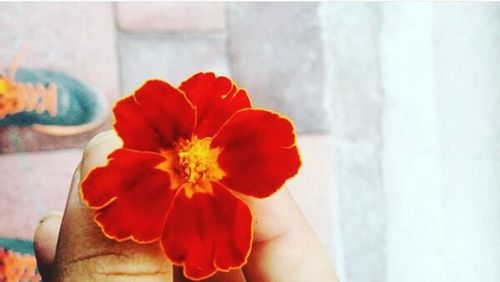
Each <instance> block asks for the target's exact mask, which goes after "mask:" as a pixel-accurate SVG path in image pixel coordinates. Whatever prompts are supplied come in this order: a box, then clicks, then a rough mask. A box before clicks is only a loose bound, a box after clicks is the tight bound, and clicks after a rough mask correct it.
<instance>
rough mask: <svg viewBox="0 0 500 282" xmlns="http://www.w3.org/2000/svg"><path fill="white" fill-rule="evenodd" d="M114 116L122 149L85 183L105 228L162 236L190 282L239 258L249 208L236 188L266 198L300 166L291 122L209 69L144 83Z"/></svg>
mask: <svg viewBox="0 0 500 282" xmlns="http://www.w3.org/2000/svg"><path fill="white" fill-rule="evenodd" d="M114 116H115V123H114V128H115V130H116V132H117V133H118V135H119V136H120V138H121V139H122V140H123V147H122V148H119V149H117V150H115V151H114V152H113V153H111V154H110V155H109V156H108V163H107V165H106V166H104V167H98V168H96V169H94V170H93V171H92V172H91V173H90V174H89V175H88V176H87V177H86V178H85V180H84V181H83V182H82V185H81V195H82V197H83V199H84V200H85V201H86V202H87V204H88V206H89V207H90V208H92V209H94V211H95V217H94V219H95V221H96V222H97V224H98V225H99V226H100V227H101V229H102V231H103V233H104V234H105V235H106V236H107V237H109V238H113V239H115V240H117V241H122V240H127V239H130V240H133V241H135V242H139V243H148V242H154V241H158V240H159V241H160V242H161V246H162V248H163V251H164V253H165V255H166V256H167V257H168V258H169V259H170V260H171V261H172V263H174V264H176V265H182V266H183V267H184V275H185V276H186V277H189V278H191V279H195V280H199V279H203V278H206V277H208V276H211V275H212V274H214V273H215V272H216V271H229V270H230V269H233V268H239V267H241V266H242V265H244V264H245V263H246V260H247V257H248V255H249V253H250V249H251V244H252V238H253V235H252V214H251V211H250V209H249V208H248V207H247V205H246V204H245V203H244V202H243V201H241V200H240V199H239V198H238V196H237V194H238V193H241V194H245V195H248V196H253V197H257V198H264V197H267V196H269V195H271V194H273V193H274V192H275V191H277V190H278V189H280V188H281V186H282V185H283V184H284V182H285V181H286V180H287V179H288V178H290V177H292V176H294V175H295V174H296V173H297V171H298V169H299V167H300V164H301V163H300V157H299V154H298V151H297V147H296V146H295V134H294V130H293V126H292V124H291V123H290V121H289V120H288V119H286V118H284V117H282V116H280V115H279V114H276V113H273V112H270V111H267V110H263V109H255V108H252V106H251V103H250V100H249V98H248V96H247V93H246V91H245V90H243V89H239V88H238V87H237V86H236V85H235V84H234V83H233V82H232V81H231V80H230V79H228V78H226V77H216V76H215V75H214V74H213V73H198V74H196V75H194V76H192V77H191V78H189V79H188V80H187V81H185V82H183V83H182V84H181V85H180V86H179V87H178V88H175V87H173V86H171V85H170V84H168V83H166V82H164V81H160V80H149V81H146V82H145V83H144V85H142V86H141V87H140V88H139V89H138V90H136V91H135V93H134V94H133V95H131V96H128V97H125V98H123V99H121V100H120V101H118V102H117V104H116V106H115V108H114Z"/></svg>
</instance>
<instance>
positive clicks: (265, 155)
mask: <svg viewBox="0 0 500 282" xmlns="http://www.w3.org/2000/svg"><path fill="white" fill-rule="evenodd" d="M211 147H212V148H214V147H220V148H221V149H222V152H221V153H220V155H219V158H218V163H219V166H220V168H221V169H222V170H223V171H224V172H225V173H226V176H225V177H224V178H222V179H221V180H220V182H221V183H222V184H224V185H225V186H226V187H228V188H230V189H233V190H236V191H238V192H241V193H243V194H246V195H250V196H254V197H258V198H263V197H267V196H269V195H271V194H272V193H274V192H275V191H276V190H278V189H279V188H280V187H281V186H282V185H283V184H284V182H285V181H286V180H287V179H288V178H290V177H292V176H294V175H295V174H297V171H298V169H299V167H300V165H301V161H300V157H299V154H298V151H297V147H296V146H295V134H294V130H293V126H292V124H291V123H290V121H289V120H288V119H286V118H284V117H282V116H279V115H278V114H275V113H272V112H269V111H265V110H256V109H245V110H241V111H239V112H237V113H236V114H235V115H234V116H233V117H232V118H231V119H230V120H229V121H228V122H227V123H226V124H225V125H224V126H223V127H222V128H221V130H220V131H219V133H217V135H216V136H215V137H214V139H213V140H212V145H211Z"/></svg>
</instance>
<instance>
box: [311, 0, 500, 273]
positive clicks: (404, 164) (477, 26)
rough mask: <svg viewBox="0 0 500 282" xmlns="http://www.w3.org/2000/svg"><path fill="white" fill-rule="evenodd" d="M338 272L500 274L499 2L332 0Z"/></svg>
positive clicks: (325, 16) (329, 50) (325, 17)
mask: <svg viewBox="0 0 500 282" xmlns="http://www.w3.org/2000/svg"><path fill="white" fill-rule="evenodd" d="M320 16H321V18H322V23H323V32H324V50H325V54H326V59H327V64H326V65H327V66H328V69H327V77H328V79H327V82H328V84H327V86H326V91H327V93H329V94H330V96H329V97H330V98H329V101H328V104H329V106H330V107H331V109H332V113H331V118H332V138H333V142H334V148H335V149H334V168H335V170H334V172H333V175H334V185H335V186H336V187H335V189H334V191H337V193H336V194H335V195H334V196H335V200H336V202H337V207H336V221H335V224H336V228H337V236H336V242H337V264H338V266H337V267H338V270H339V274H340V277H341V280H342V281H347V282H349V281H356V282H357V281H390V282H400V281H405V282H406V281H415V282H416V281H419V282H420V281H436V282H437V281H440V282H441V281H450V282H451V281H453V282H462V281H463V282H465V281H467V282H468V281H480V282H490V281H491V282H494V281H495V282H497V281H500V5H499V4H496V3H405V4H399V3H384V4H377V3H349V4H345V3H327V4H326V3H325V4H323V5H322V7H321V11H320Z"/></svg>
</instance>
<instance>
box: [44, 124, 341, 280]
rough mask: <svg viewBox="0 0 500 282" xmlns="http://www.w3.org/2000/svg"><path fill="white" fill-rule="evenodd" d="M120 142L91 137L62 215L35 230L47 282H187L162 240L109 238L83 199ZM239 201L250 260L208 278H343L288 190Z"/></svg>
mask: <svg viewBox="0 0 500 282" xmlns="http://www.w3.org/2000/svg"><path fill="white" fill-rule="evenodd" d="M120 145H121V141H120V140H119V139H118V137H117V136H116V135H115V134H114V133H113V132H111V131H110V132H105V133H102V134H100V135H98V136H96V137H95V138H94V139H92V141H91V142H90V143H89V145H88V146H87V148H86V150H85V153H84V154H83V159H82V162H81V163H80V165H79V166H78V168H77V169H76V171H75V173H74V176H73V181H72V184H71V190H70V193H69V197H68V202H67V204H66V210H65V212H64V216H63V217H61V216H57V215H52V216H49V217H47V218H45V219H44V220H43V221H42V222H41V223H40V225H39V226H38V228H37V230H36V234H35V253H36V257H37V262H38V266H39V270H40V273H41V275H42V277H43V279H44V281H189V280H187V279H186V278H184V277H183V276H182V271H181V269H179V268H178V267H175V266H174V267H172V265H171V264H170V263H169V262H168V260H167V259H166V258H165V256H164V255H163V253H162V251H161V249H160V246H159V244H158V243H153V244H136V243H134V242H121V243H120V242H116V241H113V240H110V239H108V238H106V237H105V236H104V235H103V234H102V232H101V230H100V229H99V228H98V226H97V225H96V223H95V222H94V221H93V219H92V211H91V210H90V209H88V208H87V207H86V206H85V205H84V204H83V203H82V201H81V200H80V195H79V189H78V188H79V185H80V181H81V180H82V179H83V178H84V177H85V176H86V175H87V174H88V173H89V172H90V171H91V170H92V169H93V168H95V167H96V166H102V165H104V164H106V158H107V156H108V154H109V153H111V152H112V151H113V150H115V149H116V148H118V147H120ZM242 199H243V200H244V201H245V202H246V203H247V204H248V205H249V206H250V208H251V209H252V211H253V215H254V243H253V246H252V252H251V255H250V257H249V260H248V263H247V264H246V265H245V266H244V267H243V268H242V269H241V270H233V271H231V272H228V273H217V274H216V275H214V276H213V277H211V278H209V279H207V280H206V281H231V282H233V281H235V282H238V281H249V282H252V281H258V282H265V281H273V282H279V281H287V282H289V281H315V282H317V281H338V280H337V278H336V275H335V272H334V270H333V268H332V267H331V265H330V263H329V261H328V258H327V256H326V254H325V251H324V249H323V248H322V246H321V244H320V242H319V241H318V239H317V237H316V235H315V234H314V232H313V231H312V230H311V228H310V226H309V224H308V223H307V221H306V219H305V218H304V216H303V215H302V213H301V211H300V209H299V208H298V206H297V205H296V203H295V201H294V200H293V197H292V196H291V194H290V193H289V192H288V190H287V189H281V190H280V191H279V192H277V193H276V194H274V195H273V196H271V197H270V198H267V199H263V200H260V199H258V200H255V199H252V198H249V197H242ZM58 234H59V241H58ZM56 245H57V246H56Z"/></svg>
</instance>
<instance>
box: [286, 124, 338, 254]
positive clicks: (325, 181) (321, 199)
mask: <svg viewBox="0 0 500 282" xmlns="http://www.w3.org/2000/svg"><path fill="white" fill-rule="evenodd" d="M297 145H298V147H299V151H300V154H301V157H302V167H301V168H300V170H299V174H298V175H297V176H295V177H294V178H292V179H290V180H289V181H288V182H287V183H286V186H287V187H288V189H289V190H290V192H291V193H292V195H293V196H294V197H295V200H296V201H297V204H298V205H299V207H300V208H301V209H302V212H303V213H304V215H305V217H306V218H307V220H308V221H309V223H310V224H311V227H312V228H313V230H314V231H315V232H316V234H317V235H318V237H319V239H320V240H321V242H322V243H323V246H324V247H325V249H327V251H328V253H329V255H330V258H331V260H332V261H333V260H334V240H333V235H334V230H333V214H334V213H333V211H334V202H333V199H334V198H333V185H332V171H333V163H332V158H331V154H330V152H331V150H332V147H331V137H330V136H329V135H326V134H308V135H299V136H298V138H297Z"/></svg>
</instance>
